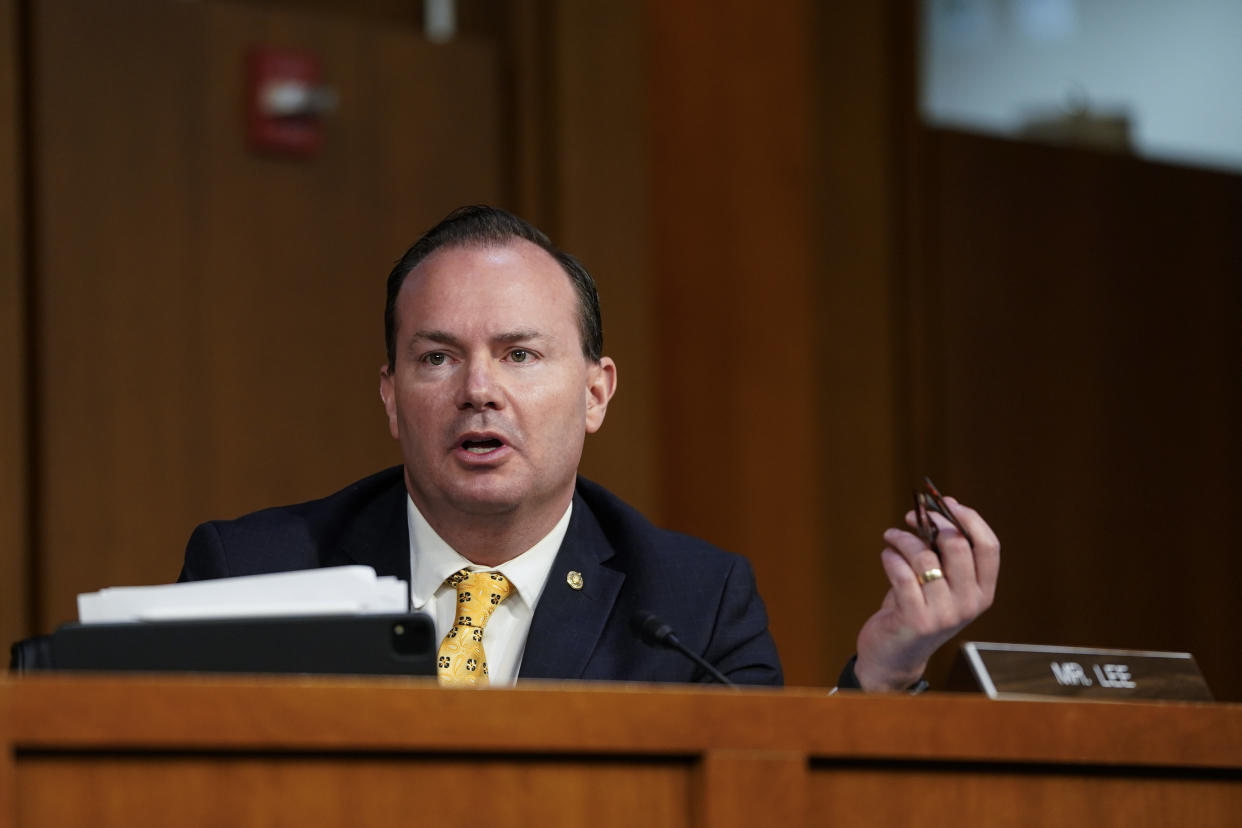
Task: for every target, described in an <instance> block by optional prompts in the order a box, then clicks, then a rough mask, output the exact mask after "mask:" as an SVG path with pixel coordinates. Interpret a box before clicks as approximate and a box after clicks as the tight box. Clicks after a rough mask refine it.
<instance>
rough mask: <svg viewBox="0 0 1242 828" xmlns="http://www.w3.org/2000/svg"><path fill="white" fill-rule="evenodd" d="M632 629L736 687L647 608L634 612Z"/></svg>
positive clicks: (658, 645) (644, 639) (655, 644)
mask: <svg viewBox="0 0 1242 828" xmlns="http://www.w3.org/2000/svg"><path fill="white" fill-rule="evenodd" d="M634 629H635V630H636V631H637V632H638V635H639V637H640V638H642V640H643V641H645V642H647V643H648V644H650V645H651V646H653V647H667V648H669V649H670V650H676V651H677V652H679V653H681V654H682V655H684V656H685V657H686V658H688V659H690V660H691V661H693V662H694V663H695V664H697V665H699V666H700V667H702V668H703V669H704V670H706V671H707V674H708V675H709V676H711V677H712V678H714V679H715V680H716V681H718V682H720V683H721V684H723V685H724V686H726V687H732V688H733V689H734V690H736V689H738V687H737V685H736V684H734V683H733V682H731V681H729V680H728V679H727V678H725V676H724V673H722V672H720V671H719V670H717V669H716V668H715V667H713V666H712V665H711V664H708V663H707V661H706V660H704V659H703V658H702V657H701V656H700V655H699V654H698V653H696V652H693V651H692V650H690V648H688V647H687V646H686V645H685V644H682V643H681V641H680V640H679V639H678V638H677V634H676V633H674V632H673V628H672V627H670V626H669V625H668V624H665V623H664V622H663V621H661V620H660V618H659V617H658V616H657V615H656V614H655V613H651V612H647V610H639V611H638V612H636V613H634Z"/></svg>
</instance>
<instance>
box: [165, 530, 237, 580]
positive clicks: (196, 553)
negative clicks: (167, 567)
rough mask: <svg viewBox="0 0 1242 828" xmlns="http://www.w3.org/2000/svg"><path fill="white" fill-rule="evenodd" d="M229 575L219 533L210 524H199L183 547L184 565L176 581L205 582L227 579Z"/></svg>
mask: <svg viewBox="0 0 1242 828" xmlns="http://www.w3.org/2000/svg"><path fill="white" fill-rule="evenodd" d="M229 574H230V573H229V565H228V561H227V559H226V558H225V554H224V543H223V542H222V541H221V540H220V533H219V532H218V531H217V530H216V527H215V526H214V525H213V524H211V523H201V524H199V525H198V526H197V527H196V528H195V529H194V533H193V534H192V535H190V540H189V542H188V543H186V545H185V563H184V564H182V566H181V574H180V575H179V576H177V581H178V582H182V581H205V580H208V579H210V578H227V577H229Z"/></svg>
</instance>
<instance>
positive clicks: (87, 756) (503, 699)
mask: <svg viewBox="0 0 1242 828" xmlns="http://www.w3.org/2000/svg"><path fill="white" fill-rule="evenodd" d="M0 738H2V739H3V742H4V744H5V750H4V751H3V752H2V753H0V814H7V813H16V814H17V815H18V817H17V818H18V819H20V824H23V825H25V824H30V825H42V824H57V823H59V824H72V823H73V821H74V820H80V819H88V820H89V821H91V822H93V823H95V824H101V825H107V824H117V825H121V824H133V820H135V819H136V818H137V817H136V816H135V814H142V813H147V811H146V810H144V809H149V812H150V814H153V815H161V816H167V814H168V812H170V811H173V812H176V813H177V814H178V816H179V817H183V819H180V821H179V823H178V824H208V823H212V822H213V821H216V820H218V819H227V820H234V819H236V814H237V811H236V809H237V808H239V807H244V808H246V809H247V811H246V813H248V814H250V817H248V819H250V820H251V821H257V822H261V823H264V824H291V825H292V824H295V823H296V822H297V820H310V821H311V824H325V825H326V824H331V825H335V824H341V825H347V824H370V823H371V822H372V821H373V822H374V824H384V823H385V821H387V820H390V819H391V816H392V811H391V809H392V808H394V807H397V808H414V807H418V805H417V803H419V802H421V801H423V799H424V798H432V799H434V798H435V795H436V794H437V793H438V792H440V791H442V790H444V789H446V787H447V788H451V787H452V786H453V785H454V784H455V782H454V780H456V779H457V778H459V775H460V774H463V773H465V774H468V775H470V776H471V777H474V778H483V779H490V780H492V784H493V785H494V786H495V787H496V788H497V789H504V790H509V791H510V793H509V794H508V797H509V798H510V799H512V801H513V802H515V803H518V804H517V805H515V806H514V807H515V808H516V810H515V811H514V814H513V820H512V821H511V822H506V821H504V820H502V821H501V822H500V823H498V824H514V825H519V824H531V823H530V821H531V820H533V821H534V824H540V825H544V824H565V825H575V824H584V823H583V822H582V821H581V820H585V819H587V818H588V815H589V819H590V824H592V825H611V824H617V825H620V824H626V825H633V824H636V823H641V824H643V825H644V828H654V826H659V825H669V826H681V825H688V824H693V825H713V826H715V825H747V826H750V827H751V828H753V826H754V825H756V824H791V825H802V824H815V823H816V822H818V821H819V820H818V817H817V815H823V814H826V813H829V812H830V813H831V815H832V819H833V821H834V823H835V824H859V825H867V824H871V825H881V824H882V825H905V824H909V825H920V826H923V828H926V825H928V824H929V822H928V819H927V811H926V807H925V806H928V805H929V804H934V803H940V805H938V806H937V807H944V808H947V809H948V811H949V812H952V813H955V814H956V813H957V812H958V811H959V810H961V809H962V808H964V807H966V806H967V805H968V806H969V808H967V810H966V811H965V812H964V813H965V814H966V815H967V816H970V815H971V814H973V815H974V816H975V817H977V819H974V818H963V819H957V820H956V821H957V822H959V823H960V824H987V825H1006V824H1014V825H1026V824H1045V823H1043V822H1042V821H1041V820H1046V819H1055V820H1058V823H1057V824H1067V825H1068V824H1088V823H1091V822H1093V821H1094V822H1097V823H1098V821H1099V820H1101V819H1105V820H1108V819H1109V818H1110V817H1111V818H1120V817H1123V816H1124V817H1126V818H1128V819H1131V820H1133V819H1138V820H1139V823H1138V824H1143V819H1144V818H1151V819H1157V820H1158V819H1163V818H1164V817H1171V815H1173V814H1177V813H1179V812H1180V813H1186V809H1187V808H1199V809H1200V810H1199V811H1192V813H1195V814H1196V815H1197V816H1196V821H1197V823H1198V824H1206V825H1214V824H1222V825H1224V824H1231V820H1233V818H1234V816H1236V814H1238V813H1240V812H1242V705H1220V704H1172V703H1159V704H1154V703H1123V704H1114V703H1088V702H1025V701H1024V702H1008V701H1007V702H1000V701H989V700H987V699H986V698H983V697H981V696H971V695H952V694H927V695H924V696H919V697H908V696H900V695H897V696H864V695H852V694H840V695H836V696H832V697H829V696H828V695H827V694H826V692H825V691H823V690H818V689H797V688H795V689H785V690H746V691H741V692H734V691H730V690H727V689H723V688H702V689H698V688H684V687H652V686H646V685H641V686H640V685H616V684H613V685H603V684H601V685H585V684H539V685H535V684H530V685H525V686H523V687H521V688H515V689H501V690H482V691H470V690H464V691H463V690H442V689H440V688H438V687H437V686H435V684H434V682H431V681H428V680H418V679H361V678H360V679H353V678H320V677H315V678H301V677H283V678H282V677H214V676H213V677H202V676H193V677H191V676H115V675H95V676H87V675H76V676H75V675H49V676H45V677H38V676H36V677H31V676H26V677H20V678H7V679H3V680H0ZM394 789H395V790H398V791H400V793H393V790H394ZM896 790H900V791H901V792H902V795H901V796H900V797H894V796H893V793H894V791H896ZM187 791H189V792H190V793H189V794H187V793H186V792H187ZM195 791H197V792H198V794H194V793H193V792H195ZM220 791H232V792H233V793H231V794H229V795H223V794H221V793H220ZM359 791H365V792H366V793H365V795H362V794H359V793H358V792H359ZM569 791H575V792H578V793H576V794H574V796H576V797H577V798H574V796H570V795H569V794H568V793H567V792H569ZM584 792H590V795H588V794H587V793H584ZM1139 792H1141V795H1139ZM394 797H396V799H393V798H394ZM566 797H569V798H568V799H566ZM552 801H555V806H553V805H550V804H549V803H550V802H552ZM101 802H102V803H104V805H100V803H101ZM376 803H383V806H382V807H381V805H379V804H376ZM919 803H924V807H921V806H920V805H919ZM1019 803H1025V805H1020V804H1019ZM101 808H102V810H100V809H101ZM109 808H111V810H109ZM359 808H362V809H363V810H361V811H360V810H358V809H359ZM367 808H370V809H372V810H370V811H368V810H366V809H367ZM997 808H999V809H1001V810H1000V811H997ZM971 809H973V810H971ZM552 811H554V812H555V813H556V814H558V815H559V816H558V817H557V818H558V819H559V820H560V821H559V822H557V821H556V820H553V821H552V822H548V820H549V819H551V817H550V815H549V814H550V812H552ZM1023 815H1026V816H1030V817H1031V819H1026V818H1025V816H1023ZM1006 816H1008V817H1012V819H1009V820H1008V821H1007V819H1006ZM775 817H779V819H780V820H783V823H780V822H779V821H778V822H770V821H768V820H770V819H773V818H775ZM881 817H882V818H881ZM1020 817H1022V818H1020ZM1032 819H1033V820H1034V821H1031V820H1032ZM756 820H758V822H756ZM170 824H171V823H170ZM302 824H303V825H304V824H305V822H303V823H302ZM933 824H934V822H933Z"/></svg>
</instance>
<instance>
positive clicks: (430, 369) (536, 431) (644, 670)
mask: <svg viewBox="0 0 1242 828" xmlns="http://www.w3.org/2000/svg"><path fill="white" fill-rule="evenodd" d="M601 331H602V326H601V321H600V311H599V299H598V296H597V293H596V290H595V285H594V282H593V281H592V279H591V277H590V275H589V274H588V273H587V272H586V270H585V269H583V268H582V266H581V265H580V264H578V262H577V261H575V260H574V259H573V258H572V257H570V256H569V255H567V254H565V253H563V252H561V251H559V250H557V249H556V248H555V247H553V246H552V244H551V243H550V242H549V241H548V239H547V238H546V237H545V236H544V235H543V234H542V233H540V232H539V231H538V230H536V229H535V228H533V227H531V226H530V225H528V224H526V223H525V222H523V221H521V220H520V219H518V218H516V217H514V216H512V215H510V214H508V213H506V212H504V211H501V210H497V209H493V208H488V207H467V208H462V209H460V210H457V211H455V212H454V213H452V214H450V215H449V216H448V217H447V218H446V219H444V221H442V222H441V223H440V224H438V225H436V226H435V227H433V228H432V229H431V230H429V231H428V232H427V233H426V234H425V235H424V236H423V237H422V238H421V239H420V240H419V241H418V242H416V243H415V244H414V246H413V247H411V248H410V250H409V251H407V252H406V254H405V255H404V256H403V257H402V259H401V260H400V261H399V262H398V263H397V265H396V267H394V269H393V271H392V273H391V274H390V275H389V277H388V297H387V306H386V309H385V335H386V344H387V351H388V354H387V356H388V361H387V364H386V365H384V366H383V367H382V368H381V370H380V397H381V399H382V400H383V403H384V409H385V411H386V413H387V415H388V426H389V431H390V432H391V433H392V436H393V437H394V438H395V439H396V440H398V441H399V443H400V445H401V452H402V456H403V460H404V464H403V466H402V467H399V468H396V469H390V470H388V471H386V472H380V473H379V474H377V475H374V476H372V477H370V478H367V479H365V480H362V481H359V482H358V483H355V484H353V485H352V486H350V487H348V488H346V489H345V490H343V491H341V492H339V493H337V494H335V495H332V496H330V497H328V498H325V499H323V500H320V501H314V502H311V503H305V504H301V505H299V506H292V507H287V508H282V509H270V510H266V511H263V512H258V513H255V514H253V515H249V516H246V517H243V518H241V519H238V520H235V521H228V522H213V523H208V524H203V525H202V526H200V527H198V528H197V529H196V530H195V532H194V534H193V536H192V537H191V539H190V543H189V545H188V547H187V550H186V562H185V567H184V569H183V570H182V575H181V578H182V580H190V579H196V578H210V577H221V576H226V575H242V574H253V573H258V572H269V571H278V570H287V569H305V568H312V567H318V566H330V565H337V564H347V563H361V564H368V565H370V566H373V567H375V569H376V570H377V572H379V573H380V574H382V575H383V574H389V575H396V576H398V577H401V578H404V579H408V580H409V581H410V591H411V604H412V607H413V608H414V609H416V610H425V611H427V612H429V613H431V615H432V616H433V618H434V619H435V622H436V629H437V634H438V635H439V636H441V637H443V639H444V641H443V644H442V646H441V651H440V662H441V664H440V666H441V678H442V679H443V680H444V681H445V682H446V683H453V684H456V683H476V684H477V683H486V682H487V681H488V680H489V679H490V682H491V683H493V684H509V683H512V682H513V681H515V680H516V679H517V678H519V677H521V678H566V679H598V680H632V681H672V682H677V681H696V680H706V677H705V675H704V673H703V671H701V670H700V669H699V668H698V667H696V666H695V665H694V664H692V663H690V662H689V661H688V660H686V659H684V658H683V657H682V656H680V655H679V654H676V653H673V652H669V651H666V650H657V649H655V648H653V647H651V646H649V645H648V644H646V643H644V642H643V641H642V640H641V637H640V636H639V635H638V633H637V632H636V631H635V629H634V619H635V617H636V616H637V615H638V614H639V613H641V612H643V611H648V612H651V613H653V614H655V615H656V616H658V617H659V618H661V619H663V620H664V621H666V622H667V623H668V624H669V625H670V626H672V627H673V628H674V629H675V630H676V631H677V634H678V636H679V637H680V639H681V640H682V642H683V643H684V644H686V645H687V646H688V647H689V648H690V649H691V650H693V651H694V652H696V653H698V654H700V655H701V656H702V657H703V658H705V659H706V660H707V661H708V662H709V663H710V664H712V665H714V667H716V668H717V669H718V670H719V671H721V672H722V673H723V674H724V675H726V676H727V677H728V678H729V679H730V680H732V681H734V682H737V683H739V684H779V683H780V682H781V669H780V662H779V659H778V657H777V654H776V648H775V645H774V644H773V642H772V639H771V636H770V635H769V633H768V629H767V616H766V613H765V611H764V608H763V603H762V601H761V600H760V598H759V596H758V593H757V592H756V589H755V583H754V577H753V574H752V572H751V569H750V566H749V564H748V563H747V562H746V560H745V559H744V558H741V557H738V556H735V555H731V554H729V553H726V552H723V551H721V550H718V549H716V548H714V547H712V546H710V545H709V544H707V543H705V542H703V541H700V540H697V539H695V538H691V537H688V536H685V535H679V534H676V533H672V532H666V531H663V530H660V529H657V528H655V527H653V526H652V525H651V524H650V523H648V522H647V521H646V520H645V519H643V518H642V516H641V515H639V514H638V513H637V512H635V511H634V510H633V509H631V508H630V507H628V506H626V505H625V504H624V503H622V502H621V501H620V500H618V499H617V498H615V497H614V496H612V495H611V494H609V493H608V492H607V491H606V490H604V489H603V488H601V487H599V486H597V485H595V484H593V483H590V482H588V481H586V480H583V479H581V478H579V477H578V476H577V469H578V462H579V460H580V458H581V456H582V448H583V442H584V440H585V437H586V435H587V434H590V433H593V432H595V431H597V430H598V429H599V428H600V427H601V426H602V425H603V422H604V416H605V413H606V412H607V409H608V403H609V401H610V400H611V399H612V395H613V393H614V392H615V391H616V388H617V368H616V365H615V364H614V363H613V361H612V360H611V359H609V358H608V357H606V356H603V352H602V348H603V342H602V332H601ZM950 508H951V510H952V511H953V513H954V514H955V516H956V517H957V518H958V520H959V521H960V522H961V524H962V525H963V528H964V529H965V530H966V532H967V534H968V535H969V536H970V539H969V540H968V539H967V538H966V537H963V536H962V534H961V533H960V532H958V531H957V530H956V529H955V528H954V527H953V526H951V525H950V523H949V522H948V521H943V520H940V519H939V517H937V518H936V520H938V521H939V522H938V526H939V528H940V535H939V539H938V541H937V544H938V547H939V549H940V553H941V556H942V559H941V558H940V557H938V556H937V555H936V553H935V552H933V551H932V550H931V549H929V548H928V547H927V546H926V545H925V544H924V542H923V541H922V540H921V539H920V538H919V537H918V536H916V535H914V534H912V533H910V532H906V531H903V530H898V529H890V530H889V531H888V532H887V533H886V535H885V539H886V541H887V542H888V544H889V547H888V548H887V549H885V550H884V552H883V553H882V563H883V566H884V569H885V571H886V572H887V573H888V577H889V580H890V582H891V584H892V589H891V590H890V591H889V593H888V596H887V597H886V598H885V599H884V603H883V605H882V606H881V608H880V610H879V611H878V612H877V613H876V614H875V615H874V616H872V618H871V619H870V620H869V621H868V622H867V623H866V624H865V625H864V627H863V629H862V632H861V633H860V635H859V638H858V655H857V660H856V662H853V663H852V666H853V669H852V670H851V669H850V668H849V667H847V669H846V672H845V673H844V674H843V683H844V684H847V685H850V686H861V687H862V688H863V689H866V690H877V691H878V690H898V689H904V688H909V687H911V686H913V685H915V684H916V682H918V681H919V679H920V677H921V675H922V672H923V669H924V667H925V666H926V663H927V659H928V657H929V656H930V655H931V653H932V652H933V651H934V650H935V649H936V648H937V647H938V646H940V644H942V643H944V642H945V641H946V640H948V638H950V637H951V636H952V635H953V634H954V633H956V632H957V631H958V630H959V629H961V628H962V627H963V626H964V625H965V624H966V623H968V622H969V621H970V620H972V619H973V618H975V617H976V616H977V615H978V614H979V613H981V612H982V611H983V610H984V609H986V608H987V606H989V605H990V603H991V601H992V595H993V592H994V589H995V583H996V574H997V567H998V565H999V544H998V543H997V542H996V538H995V536H994V535H993V534H992V532H991V530H990V529H989V528H988V527H987V524H986V523H984V522H983V520H982V519H981V518H980V517H979V516H978V515H976V514H975V513H974V512H973V511H971V510H969V509H967V508H965V507H963V506H960V505H959V504H957V503H956V502H953V501H950ZM972 541H973V546H972V543H971V542H972ZM482 596H487V597H488V600H481V597H482ZM481 605H484V606H481ZM463 619H464V621H463ZM484 628H485V629H486V649H485V650H484V648H483V646H482V642H483V634H484Z"/></svg>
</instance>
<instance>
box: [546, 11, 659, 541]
mask: <svg viewBox="0 0 1242 828" xmlns="http://www.w3.org/2000/svg"><path fill="white" fill-rule="evenodd" d="M549 22H552V23H553V24H554V25H553V26H552V27H551V28H552V29H553V31H552V36H551V37H550V38H549V39H550V40H552V42H553V45H554V54H555V60H554V62H553V65H552V71H551V76H552V78H551V79H552V85H551V88H550V90H549V91H548V94H549V95H550V96H551V97H552V100H553V101H554V104H553V106H552V108H551V110H552V112H554V113H555V114H554V117H553V118H552V119H551V123H550V124H548V125H547V126H546V127H545V130H544V140H545V141H546V142H547V143H548V144H549V145H550V146H548V147H547V149H548V150H551V153H550V154H551V156H552V157H553V158H554V159H555V164H553V165H552V167H551V170H550V173H551V174H550V176H549V178H550V181H549V182H548V185H549V186H550V187H551V192H552V194H553V199H552V201H553V203H554V204H555V205H556V206H555V209H554V211H553V216H554V219H553V226H552V227H550V228H549V232H551V233H553V235H554V237H555V238H556V240H557V242H558V244H560V245H561V246H563V247H564V248H565V249H566V250H569V251H570V252H572V253H573V254H574V255H575V256H577V257H579V258H580V259H582V261H584V262H585V263H586V264H587V266H588V267H589V268H590V269H591V272H592V274H593V275H594V277H595V280H596V282H597V283H598V285H599V290H600V301H601V303H602V305H603V311H604V332H605V337H604V342H605V350H606V351H607V353H608V354H609V355H610V356H612V357H613V358H614V359H615V360H616V361H617V365H618V376H619V384H618V389H619V393H618V395H617V396H616V397H615V398H614V400H613V402H612V404H611V405H610V406H609V408H608V420H607V424H606V426H605V427H604V428H603V430H601V431H600V432H599V433H598V434H596V435H593V436H592V437H591V438H590V439H589V440H588V441H587V448H586V452H585V454H584V457H583V463H582V473H583V474H584V475H586V476H587V477H591V478H593V479H596V480H599V481H601V482H603V483H605V484H606V485H607V486H608V487H609V488H610V489H612V490H613V491H614V492H616V493H617V494H618V495H620V496H621V497H623V498H625V500H627V501H628V502H629V503H630V504H632V505H633V506H634V507H635V508H637V509H639V510H640V511H642V512H643V513H645V514H647V515H648V516H649V517H650V518H651V519H652V520H655V521H657V522H659V521H662V520H663V517H664V514H663V506H664V503H663V499H662V497H661V489H660V486H661V483H662V475H661V473H660V469H661V466H662V463H663V454H662V451H661V442H660V438H661V432H660V420H661V416H660V410H661V409H660V403H659V385H660V383H659V378H660V373H661V370H662V366H663V365H664V360H662V359H661V358H660V354H659V351H658V348H657V344H656V342H657V335H656V318H655V315H654V313H653V312H652V309H653V308H654V307H655V305H656V298H655V284H654V278H653V276H652V267H651V259H650V249H649V248H650V245H649V241H648V235H649V232H650V228H649V226H648V221H647V218H648V208H649V204H650V198H651V195H650V187H649V183H648V179H647V171H648V164H649V161H648V158H649V150H648V129H647V127H648V124H647V118H646V115H647V107H646V103H647V98H646V95H647V90H648V89H649V78H648V76H647V73H646V69H647V67H646V65H645V63H644V61H643V59H642V56H643V53H644V46H645V40H646V32H645V30H644V29H643V23H644V18H643V15H642V6H641V4H638V3H573V2H568V3H559V4H557V5H556V8H555V17H554V18H553V19H552V20H551V21H549Z"/></svg>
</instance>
